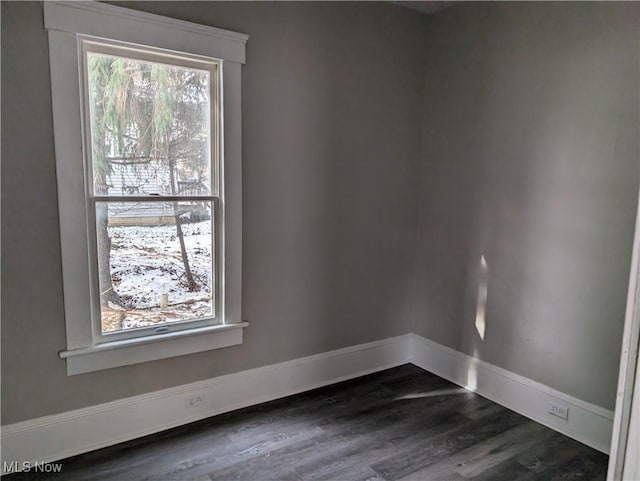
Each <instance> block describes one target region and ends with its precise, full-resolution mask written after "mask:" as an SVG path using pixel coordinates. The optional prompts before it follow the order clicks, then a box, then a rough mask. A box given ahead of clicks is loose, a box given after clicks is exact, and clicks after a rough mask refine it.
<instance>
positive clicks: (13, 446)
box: [0, 334, 613, 473]
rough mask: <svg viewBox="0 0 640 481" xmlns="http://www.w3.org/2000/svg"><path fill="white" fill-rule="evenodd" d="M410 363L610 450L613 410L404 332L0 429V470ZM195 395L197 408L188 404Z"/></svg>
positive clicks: (51, 458) (131, 437)
mask: <svg viewBox="0 0 640 481" xmlns="http://www.w3.org/2000/svg"><path fill="white" fill-rule="evenodd" d="M408 362H412V363H413V364H415V365H416V366H419V367H421V368H423V369H425V370H427V371H430V372H432V373H434V374H436V375H438V376H441V377H443V378H445V379H447V380H449V381H451V382H453V383H455V384H458V385H460V386H463V387H467V388H470V389H471V388H473V390H474V391H475V392H477V393H478V394H480V395H482V396H484V397H486V398H488V399H491V400H492V401H495V402H497V403H499V404H501V405H503V406H505V407H507V408H509V409H512V410H514V411H516V412H518V413H520V414H522V415H524V416H527V417H529V418H531V419H533V420H535V421H537V422H539V423H541V424H544V425H545V426H548V427H550V428H552V429H554V430H556V431H559V432H561V433H563V434H565V435H567V436H569V437H571V438H574V439H576V440H578V441H581V442H583V443H585V444H587V445H589V446H591V447H593V448H595V449H598V450H600V451H602V452H605V453H608V452H609V444H610V439H611V430H612V423H613V412H612V411H609V410H606V409H603V408H601V407H598V406H595V405H592V404H589V403H587V402H584V401H581V400H580V399H576V398H574V397H572V396H569V395H567V394H564V393H561V392H559V391H556V390H554V389H552V388H550V387H548V386H545V385H543V384H540V383H538V382H535V381H532V380H531V379H527V378H524V377H522V376H519V375H517V374H514V373H512V372H509V371H506V370H504V369H501V368H499V367H496V366H493V365H491V364H488V363H486V362H483V361H479V360H477V359H474V358H472V357H471V356H468V355H466V354H463V353H461V352H458V351H455V350H453V349H450V348H448V347H445V346H443V345H441V344H437V343H435V342H433V341H430V340H428V339H425V338H423V337H420V336H418V335H415V334H407V335H404V336H399V337H393V338H389V339H383V340H380V341H375V342H370V343H366V344H358V345H356V346H350V347H347V348H344V349H338V350H335V351H329V352H325V353H321V354H317V355H314V356H309V357H304V358H300V359H294V360H291V361H286V362H282V363H278V364H272V365H269V366H264V367H259V368H256V369H250V370H248V371H242V372H238V373H234V374H229V375H225V376H220V377H216V378H213V379H208V380H205V381H199V382H195V383H191V384H185V385H182V386H177V387H173V388H169V389H164V390H161V391H156V392H152V393H148V394H142V395H139V396H133V397H130V398H126V399H121V400H118V401H113V402H109V403H105V404H100V405H97V406H91V407H88V408H82V409H77V410H74V411H69V412H65V413H62V414H55V415H51V416H44V417H41V418H36V419H31V420H28V421H23V422H19V423H15V424H10V425H7V426H2V432H1V438H0V439H1V446H2V472H3V473H4V472H5V468H6V467H8V466H9V464H6V465H5V463H11V462H17V463H16V464H11V465H10V466H11V469H13V470H15V469H20V467H21V464H22V463H23V462H30V463H32V465H33V463H35V462H38V463H43V462H44V463H46V462H52V461H57V460H59V459H64V458H67V457H69V456H74V455H77V454H81V453H85V452H88V451H92V450H94V449H99V448H103V447H106V446H111V445H113V444H117V443H120V442H123V441H128V440H130V439H135V438H138V437H141V436H146V435H148V434H153V433H156V432H159V431H163V430H165V429H169V428H172V427H176V426H180V425H183V424H187V423H190V422H193V421H197V420H199V419H204V418H207V417H210V416H215V415H216V414H221V413H224V412H229V411H233V410H234V409H239V408H242V407H246V406H251V405H254V404H258V403H261V402H265V401H270V400H273V399H278V398H281V397H284V396H288V395H291V394H295V393H299V392H303V391H307V390H309V389H314V388H317V387H321V386H326V385H329V384H333V383H336V382H340V381H343V380H346V379H351V378H354V377H358V376H362V375H365V374H369V373H372V372H376V371H380V370H383V369H387V368H390V367H395V366H399V365H402V364H406V363H408ZM472 373H474V374H472ZM198 395H199V396H200V397H201V398H202V404H200V405H198V406H196V407H190V408H188V407H186V403H185V399H186V398H187V397H191V396H198ZM551 401H556V402H560V403H562V404H565V405H567V406H569V419H568V420H566V421H565V420H563V419H560V418H557V417H555V416H552V415H549V414H548V408H549V403H550V402H551Z"/></svg>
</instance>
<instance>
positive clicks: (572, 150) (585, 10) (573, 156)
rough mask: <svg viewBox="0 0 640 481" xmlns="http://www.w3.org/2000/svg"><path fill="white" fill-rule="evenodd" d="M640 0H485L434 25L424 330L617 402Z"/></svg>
mask: <svg viewBox="0 0 640 481" xmlns="http://www.w3.org/2000/svg"><path fill="white" fill-rule="evenodd" d="M639 7H640V5H637V4H635V5H634V4H633V2H630V3H627V4H616V3H614V2H604V3H600V4H598V3H573V2H568V3H546V2H543V3H519V2H517V3H497V4H489V3H482V4H480V3H473V2H472V3H471V4H467V5H462V6H458V7H456V8H453V9H451V10H447V11H444V12H442V13H441V14H439V15H436V16H435V17H433V18H432V19H430V20H429V21H428V23H427V35H428V36H427V54H426V58H427V82H426V91H425V117H424V123H423V151H422V156H421V160H420V194H419V196H420V200H419V202H420V209H419V234H418V256H417V260H416V266H417V277H416V289H415V313H414V332H416V333H418V334H421V335H423V336H425V337H428V338H430V339H433V340H435V341H437V342H440V343H443V344H445V345H447V346H450V347H452V348H454V349H458V350H461V351H463V352H465V353H468V354H472V355H473V354H475V355H476V356H478V357H479V358H480V359H483V360H486V361H488V362H490V363H493V364H495V365H498V366H500V367H503V368H506V369H508V370H510V371H513V372H516V373H518V374H521V375H523V376H526V377H529V378H531V379H534V380H536V381H539V382H542V383H544V384H547V385H549V386H551V387H553V388H556V389H558V390H560V391H563V392H566V393H568V394H571V395H574V396H576V397H578V398H580V399H583V400H586V401H590V402H592V403H595V404H597V405H601V406H604V407H607V408H611V409H612V408H613V406H614V400H615V390H616V383H617V374H618V361H619V352H620V340H621V335H622V334H621V333H622V325H623V315H624V307H625V298H626V287H627V280H628V277H627V276H628V272H629V265H630V258H631V244H632V237H633V226H634V218H635V208H636V202H637V192H638V190H637V189H638V158H639V151H638V125H639V118H638V102H639V99H638V88H639V79H638V72H639V65H638V59H639V50H638V34H639V30H638V27H639V25H640V23H639V18H640V15H639V12H640V8H639ZM483 256H484V258H485V261H486V265H487V269H486V272H483V269H482V267H481V263H482V260H481V259H482V257H483ZM483 285H486V289H487V302H486V306H485V307H486V308H485V316H484V319H485V323H486V326H485V332H484V339H482V338H481V336H480V334H479V330H477V329H476V326H475V324H476V318H477V317H478V318H480V317H482V316H481V315H478V314H479V309H478V300H479V298H481V297H482V295H481V293H480V294H479V292H480V290H481V289H482V287H481V286H483ZM481 307H482V306H481ZM480 310H481V309H480Z"/></svg>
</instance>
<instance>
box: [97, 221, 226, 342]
mask: <svg viewBox="0 0 640 481" xmlns="http://www.w3.org/2000/svg"><path fill="white" fill-rule="evenodd" d="M182 230H183V232H184V241H185V246H186V250H187V255H188V259H189V265H190V267H191V272H192V273H193V276H194V279H195V281H196V283H197V285H198V288H197V289H196V290H195V291H193V292H192V291H190V290H189V288H188V285H187V281H186V276H185V268H184V263H183V261H182V255H181V252H180V242H179V240H178V237H177V234H176V226H175V225H161V226H119V227H113V226H111V227H109V237H110V238H111V279H112V282H113V287H114V290H115V291H116V293H117V294H118V296H119V297H120V304H121V305H120V306H118V305H116V304H113V303H110V305H109V307H104V308H103V309H102V326H103V327H102V329H103V332H108V331H114V330H119V329H131V328H136V327H143V326H149V325H154V324H159V323H165V322H175V321H183V320H188V319H198V318H202V317H209V316H212V315H213V309H214V306H213V300H212V295H213V292H214V291H213V286H212V272H213V263H212V257H211V253H212V237H211V222H210V221H209V220H207V221H202V222H196V223H190V224H182ZM163 294H166V298H164V299H163Z"/></svg>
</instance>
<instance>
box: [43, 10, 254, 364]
mask: <svg viewBox="0 0 640 481" xmlns="http://www.w3.org/2000/svg"><path fill="white" fill-rule="evenodd" d="M44 23H45V28H46V29H47V30H48V36H49V63H50V71H51V98H52V108H53V127H54V141H55V157H56V175H57V182H58V206H59V217H60V241H61V254H62V269H63V288H64V306H65V326H66V337H67V348H66V350H64V351H61V352H60V357H61V358H63V359H66V364H67V374H68V375H73V374H80V373H85V372H91V371H96V370H101V369H108V368H112V367H117V366H123V365H129V364H136V363H140V362H146V361H152V360H155V359H163V358H167V357H174V356H180V355H184V354H190V353H194V352H200V351H206V350H212V349H217V348H222V347H227V346H232V345H237V344H241V343H242V334H243V328H244V327H246V326H247V325H248V323H246V322H243V321H242V317H241V295H242V279H241V273H242V217H241V214H242V178H241V175H242V142H241V125H242V124H241V66H242V64H244V62H245V44H246V42H247V39H248V36H247V35H245V34H240V33H235V32H230V31H226V30H221V29H217V28H213V27H208V26H203V25H198V24H193V23H190V22H184V21H180V20H175V19H171V18H167V17H162V16H158V15H152V14H148V13H142V12H138V11H135V10H129V9H126V8H121V7H116V6H113V5H105V4H102V3H97V2H84V1H81V2H45V3H44ZM86 36H88V37H93V38H98V39H100V38H102V39H105V40H107V41H113V42H114V43H117V42H122V43H125V44H131V45H139V46H143V47H147V48H150V49H158V51H165V52H176V53H178V54H185V55H187V56H188V55H193V56H202V57H206V58H211V59H216V60H217V61H218V62H219V67H220V68H221V71H222V74H221V83H222V85H221V88H220V92H221V96H220V97H221V98H220V100H221V101H220V105H222V107H221V110H222V115H221V124H222V125H220V127H219V132H220V142H219V144H220V146H219V149H220V154H221V155H220V163H219V169H220V172H219V182H218V186H219V197H218V216H219V221H217V222H216V224H218V225H219V226H220V232H219V235H218V239H219V247H218V246H216V248H219V251H218V253H219V256H220V259H219V262H218V269H219V275H218V279H219V286H218V287H217V290H219V298H220V299H219V305H216V306H215V308H216V313H217V316H219V319H217V322H218V323H219V324H216V325H206V326H203V327H193V326H192V328H189V329H182V330H179V329H176V330H172V329H169V332H161V333H157V332H154V333H150V335H146V336H144V337H135V338H122V339H116V340H105V339H104V338H103V337H102V336H98V335H96V333H95V330H94V328H93V326H92V309H93V307H92V302H91V285H92V282H91V275H92V268H91V264H92V262H94V257H95V254H93V255H92V252H91V251H92V244H91V243H92V242H93V241H92V239H91V235H90V232H91V231H90V226H89V223H90V222H89V221H90V218H91V216H90V215H89V212H88V210H87V206H88V205H90V204H89V203H88V202H87V189H86V186H85V173H84V169H83V166H84V165H85V159H84V152H86V151H87V150H89V149H90V146H89V147H87V146H86V145H84V144H85V143H86V142H84V141H83V138H84V136H83V129H82V115H83V109H84V100H83V98H82V88H81V86H82V82H83V78H82V77H83V71H82V63H81V60H82V55H83V43H82V39H83V38H84V37H86ZM212 168H213V166H212ZM120 337H126V336H120Z"/></svg>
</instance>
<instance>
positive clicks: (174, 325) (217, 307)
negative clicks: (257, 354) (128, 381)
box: [78, 35, 225, 344]
mask: <svg viewBox="0 0 640 481" xmlns="http://www.w3.org/2000/svg"><path fill="white" fill-rule="evenodd" d="M78 44H79V52H78V53H79V55H78V57H79V69H80V72H81V102H82V109H81V110H82V112H81V114H82V115H81V118H82V131H83V135H82V137H83V142H84V149H83V151H84V155H83V163H84V178H85V205H86V212H87V241H88V255H89V290H90V304H91V333H92V337H93V343H94V344H101V343H108V342H113V341H119V340H125V339H133V338H144V337H147V336H153V335H156V334H161V333H167V332H176V331H184V330H188V329H196V328H200V327H206V326H213V325H224V324H225V316H224V305H223V295H222V292H223V286H224V284H223V282H224V279H223V268H222V262H223V258H224V257H223V256H224V250H223V249H224V244H223V242H222V239H223V235H224V234H223V230H224V228H223V222H224V220H223V218H222V209H221V206H220V204H221V199H220V194H221V192H222V185H221V166H220V165H221V159H222V143H221V138H222V135H221V130H222V121H221V120H222V119H221V118H220V116H221V114H222V108H221V90H222V62H221V61H220V60H217V59H213V58H209V57H204V56H199V55H192V54H187V53H177V52H171V51H167V50H163V49H158V48H153V47H148V46H141V45H134V44H129V43H125V42H119V41H115V40H105V39H100V38H96V37H90V36H86V35H78ZM88 53H100V54H106V55H112V56H116V57H122V58H130V59H133V60H141V61H145V62H152V63H161V64H166V65H171V66H178V67H186V68H192V69H198V70H206V71H208V72H209V160H210V165H209V172H210V174H209V186H208V187H209V192H210V193H211V195H208V196H203V195H197V196H194V195H162V194H157V195H156V194H153V195H142V196H124V195H95V193H94V178H93V159H92V155H93V144H92V131H91V117H90V98H89V83H88V81H89V79H88V68H87V54H88ZM189 201H195V202H198V201H204V202H211V206H212V207H211V208H212V216H213V219H212V220H211V223H212V229H211V235H212V239H211V242H212V256H211V262H212V266H211V272H212V282H213V284H214V285H213V298H212V300H213V306H214V316H212V317H207V318H203V319H197V320H184V321H175V322H169V323H163V324H161V325H158V326H148V327H140V328H134V329H127V330H121V331H115V332H108V333H103V332H102V312H101V305H100V288H99V284H100V283H99V269H98V252H97V250H98V245H97V230H96V203H97V202H107V203H129V202H131V203H136V202H138V203H139V202H151V203H160V202H189Z"/></svg>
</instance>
